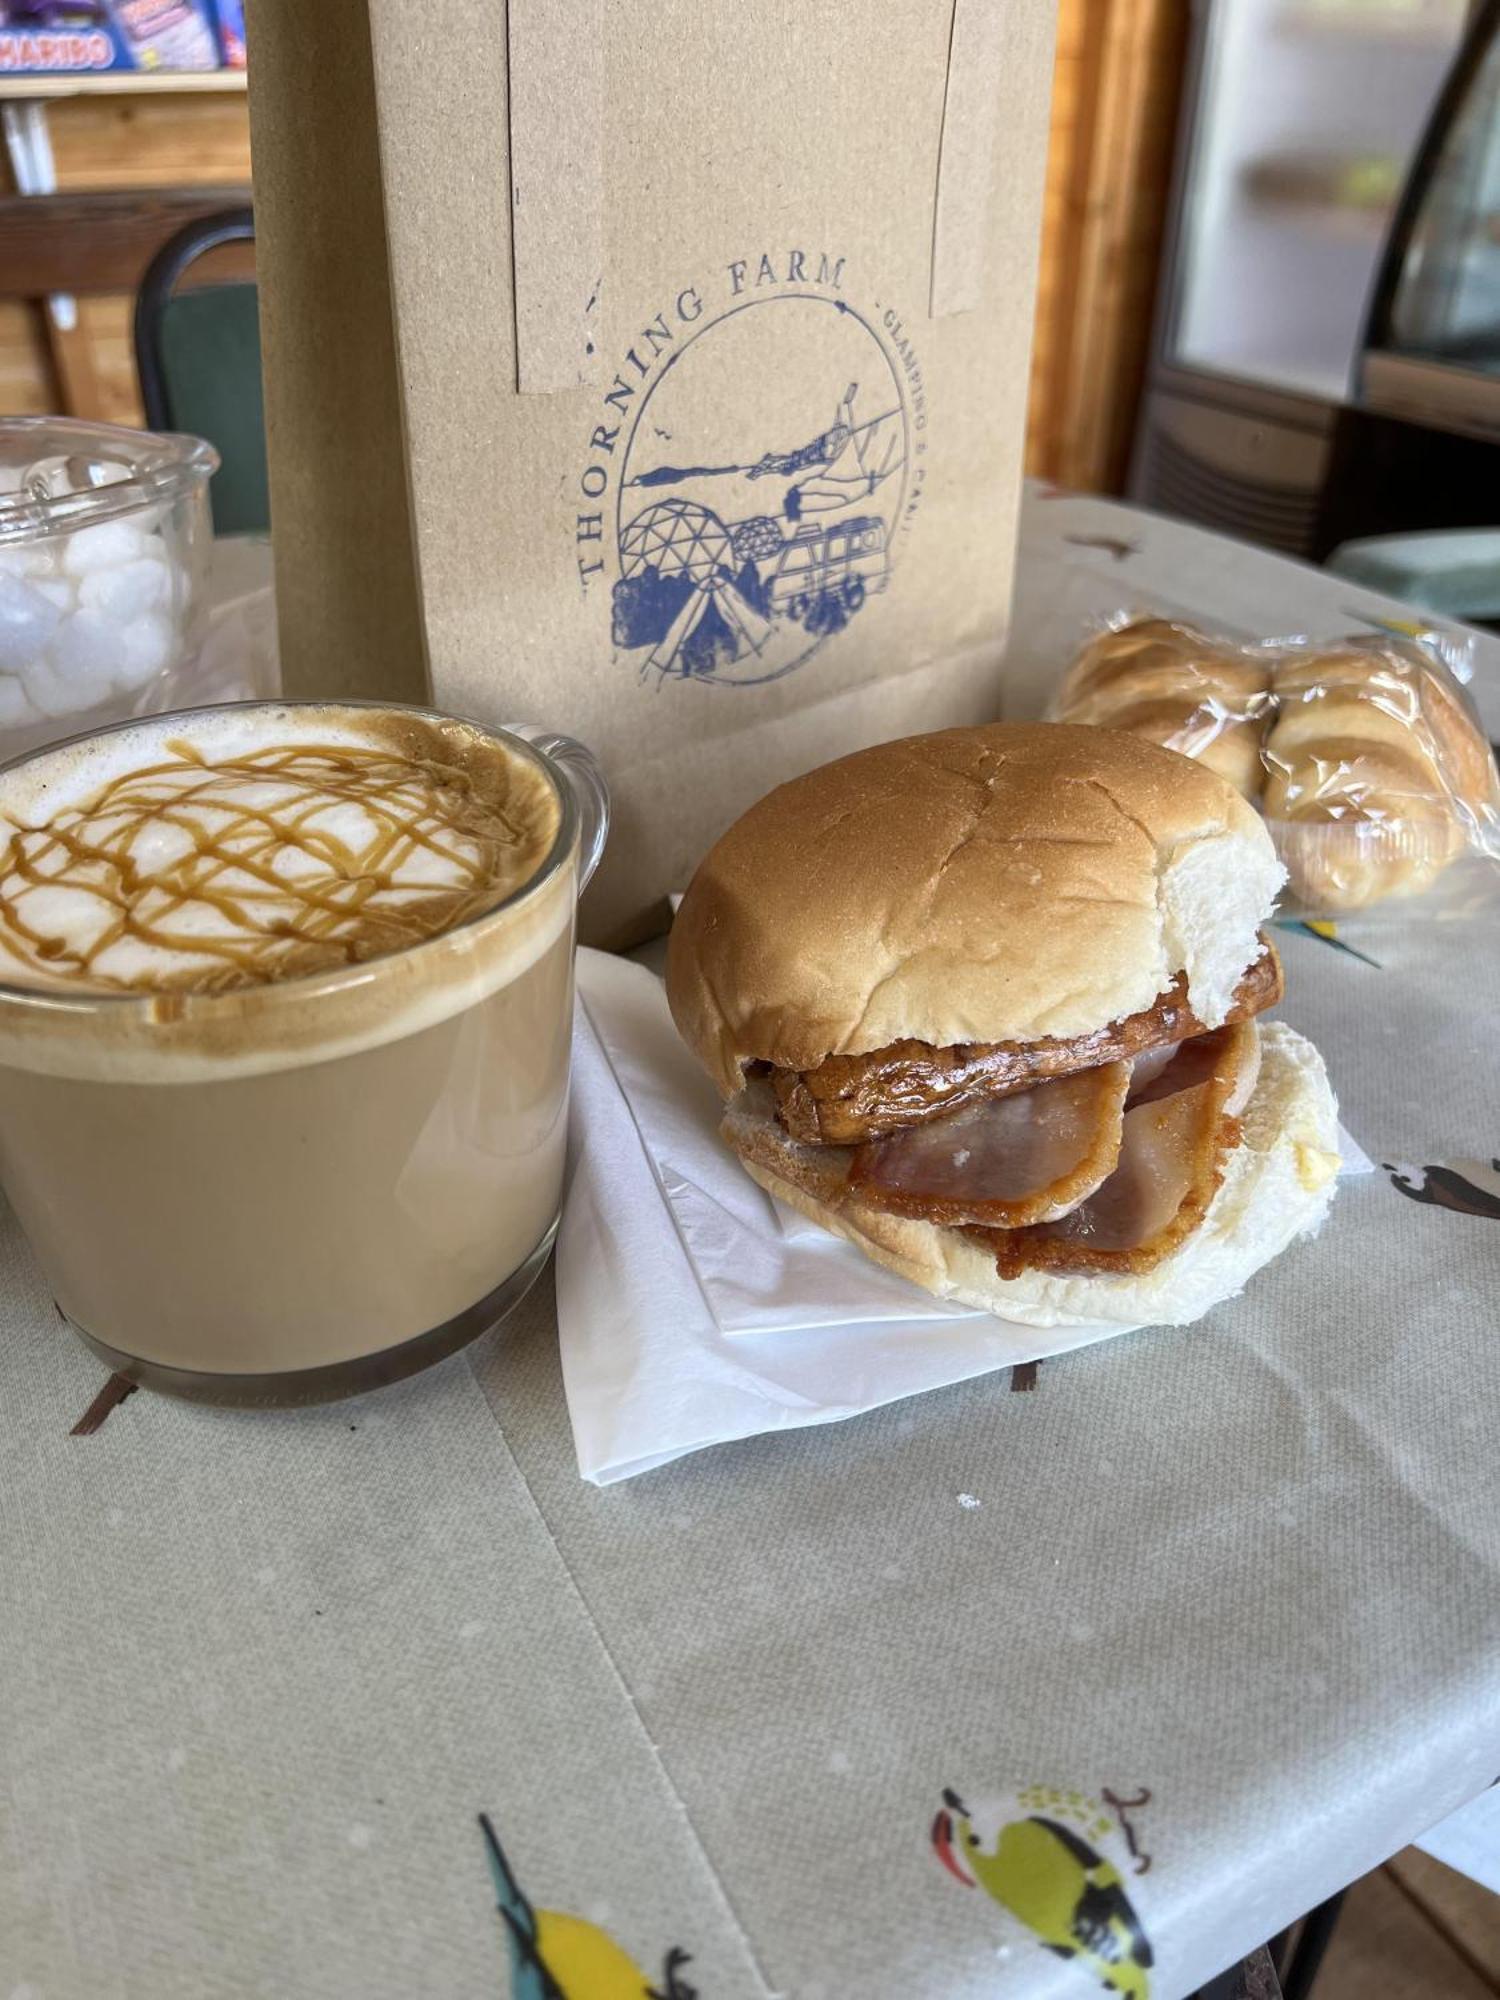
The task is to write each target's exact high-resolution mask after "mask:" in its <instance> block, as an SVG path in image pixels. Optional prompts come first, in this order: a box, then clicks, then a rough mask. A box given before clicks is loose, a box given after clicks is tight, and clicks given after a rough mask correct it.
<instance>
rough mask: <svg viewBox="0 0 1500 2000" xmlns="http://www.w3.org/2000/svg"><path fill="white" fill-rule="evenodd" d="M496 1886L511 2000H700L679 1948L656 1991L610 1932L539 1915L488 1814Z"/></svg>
mask: <svg viewBox="0 0 1500 2000" xmlns="http://www.w3.org/2000/svg"><path fill="white" fill-rule="evenodd" d="M479 1824H480V1826H481V1827H482V1828H483V1829H484V1841H485V1851H486V1854H487V1855H488V1857H489V1864H490V1874H491V1875H492V1876H493V1877H494V1882H495V1900H496V1902H497V1904H498V1906H499V1910H500V1915H501V1918H502V1920H503V1922H504V1924H505V1928H506V1930H507V1932H508V1933H509V1935H510V2000H698V1990H697V1988H696V1987H694V1986H689V1985H688V1983H687V1981H686V1980H685V1979H684V1978H683V1977H682V1968H683V1967H684V1966H685V1965H687V1964H688V1963H689V1958H688V1954H687V1953H686V1952H685V1951H684V1950H683V1949H682V1948H681V1946H674V1947H673V1949H672V1950H671V1951H669V1952H668V1953H667V1956H666V1960H665V1963H664V1965H663V1967H662V1978H661V1982H660V1984H658V1985H653V1984H652V1982H651V1981H650V1979H649V1978H648V1977H647V1976H646V1974H645V1973H644V1972H642V1971H641V1969H640V1967H639V1966H638V1965H637V1964H636V1963H635V1961H634V1960H633V1959H632V1958H631V1957H630V1956H629V1954H628V1953H627V1952H625V1951H622V1950H621V1948H620V1946H619V1945H617V1944H616V1943H615V1941H614V1939H613V1938H612V1937H610V1936H609V1934H608V1932H606V1931H602V1930H600V1928H599V1926H598V1925H597V1924H591V1923H588V1922H586V1921H585V1919H584V1918H582V1917H571V1916H568V1915H566V1914H565V1913H564V1912H563V1911H560V1910H538V1909H535V1908H534V1907H533V1906H532V1903H531V1901H530V1899H529V1897H528V1896H527V1895H526V1892H525V1890H524V1889H522V1887H521V1885H520V1883H519V1882H518V1881H517V1880H516V1877H515V1873H514V1871H513V1869H512V1868H511V1865H510V1862H509V1861H508V1860H507V1859H506V1855H505V1849H504V1848H503V1847H502V1846H501V1845H500V1840H499V1837H498V1835H497V1834H496V1832H495V1829H494V1827H493V1826H492V1825H491V1824H490V1818H489V1814H488V1813H481V1814H480V1815H479Z"/></svg>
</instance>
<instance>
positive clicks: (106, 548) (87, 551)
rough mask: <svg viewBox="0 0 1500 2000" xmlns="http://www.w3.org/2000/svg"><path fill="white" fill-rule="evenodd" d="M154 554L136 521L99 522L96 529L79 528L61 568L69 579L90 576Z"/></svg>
mask: <svg viewBox="0 0 1500 2000" xmlns="http://www.w3.org/2000/svg"><path fill="white" fill-rule="evenodd" d="M151 553H152V550H151V547H150V537H149V536H148V535H146V534H145V533H144V532H143V531H142V529H141V527H140V525H139V524H138V523H137V521H136V520H134V519H133V518H132V519H127V520H123V521H100V522H99V523H98V524H97V526H95V527H92V528H80V529H79V530H78V532H77V534H75V535H69V537H68V545H67V547H66V549H65V550H64V551H63V559H62V566H63V568H64V570H66V572H67V573H68V575H69V576H87V575H88V574H89V572H90V571H91V570H96V569H109V568H111V567H113V566H114V565H116V564H119V563H127V562H134V561H136V560H137V559H138V558H139V557H141V556H144V555H149V554H151Z"/></svg>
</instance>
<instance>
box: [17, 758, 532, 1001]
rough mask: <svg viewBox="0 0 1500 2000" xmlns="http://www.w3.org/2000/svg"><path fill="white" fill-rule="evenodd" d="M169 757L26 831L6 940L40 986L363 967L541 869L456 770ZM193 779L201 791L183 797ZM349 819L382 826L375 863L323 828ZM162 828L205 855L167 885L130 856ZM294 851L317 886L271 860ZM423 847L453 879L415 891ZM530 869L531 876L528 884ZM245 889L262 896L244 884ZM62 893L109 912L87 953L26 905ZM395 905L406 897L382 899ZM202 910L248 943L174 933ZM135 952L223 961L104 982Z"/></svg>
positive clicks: (522, 835)
mask: <svg viewBox="0 0 1500 2000" xmlns="http://www.w3.org/2000/svg"><path fill="white" fill-rule="evenodd" d="M164 747H165V748H166V749H167V750H169V751H170V752H171V753H172V761H170V762H164V763H155V764H150V765H147V766H143V767H142V768H141V769H139V770H135V771H131V772H129V773H127V774H126V775H125V776H123V777H120V778H117V779H115V780H114V781H113V782H112V783H111V784H109V785H107V786H106V787H105V788H104V789H103V790H102V791H101V792H99V793H97V794H96V795H95V796H94V797H93V798H92V799H91V800H89V801H88V802H87V803H86V804H85V805H83V806H79V807H75V808H72V809H71V810H69V811H68V812H65V813H62V814H60V815H59V816H58V818H57V819H56V820H54V821H53V822H52V823H51V824H50V825H48V826H45V827H35V828H33V827H17V828H15V830H14V836H13V839H12V841H11V846H10V852H9V854H8V855H7V856H6V857H5V859H6V862H7V864H8V867H7V872H6V873H5V874H4V875H3V876H0V925H3V927H4V930H5V932H6V934H7V936H8V940H9V942H10V944H11V946H12V948H13V949H14V950H15V951H16V953H17V955H18V956H19V957H21V958H22V959H23V960H25V961H27V962H29V963H30V964H31V965H33V966H34V967H35V968H36V969H37V970H38V971H42V970H45V971H48V972H50V973H52V974H53V975H54V976H57V975H63V976H66V975H67V974H69V973H71V974H72V975H73V976H74V977H75V978H80V979H82V978H88V979H91V980H92V981H93V983H95V984H97V985H109V986H114V987H120V988H122V989H125V990H131V989H135V988H144V989H160V988H161V987H163V986H167V985H169V986H172V987H174V988H178V989H179V990H180V989H184V988H185V989H189V990H193V991H198V992H209V991H215V990H221V989H223V988H225V987H230V986H237V985H243V984H248V983H252V982H258V981H266V980H274V979H279V978H287V977H289V976H293V975H295V974H299V973H306V972H309V971H317V970H324V969H330V968H332V967H335V966H338V965H340V964H356V963H359V962H360V961H362V960H364V959H367V958H371V957H375V956H377V955H379V954H381V953H384V952H389V951H394V950H398V949H400V948H401V947H402V946H403V945H409V944H416V943H420V942H421V941H422V940H424V939H426V938H430V937H433V936H435V935H436V934H437V933H438V932H439V931H443V930H450V929H452V928H454V927H455V926H457V925H459V924H462V923H463V922H464V921H465V919H466V918H468V917H470V916H472V915H474V914H475V913H477V912H478V911H479V910H481V909H483V908H484V907H486V906H487V905H489V904H491V903H493V902H495V901H497V900H498V893H497V892H499V893H504V892H506V891H507V890H508V889H509V888H511V887H514V886H519V884H520V882H521V881H523V880H524V879H525V876H526V874H527V873H529V872H530V871H531V870H532V869H534V868H535V867H536V866H537V865H538V864H539V863H540V860H541V858H542V852H543V848H542V844H541V842H540V841H539V840H538V837H537V835H538V829H537V827H536V824H535V822H533V823H532V824H531V825H526V824H524V823H519V822H517V821H516V820H513V819H512V818H510V817H509V816H508V815H507V814H506V812H505V810H504V808H503V807H502V806H501V805H500V804H498V803H497V802H495V801H493V800H491V799H488V798H485V797H483V796H482V795H480V794H479V793H478V792H477V791H476V788H475V786H474V783H473V780H472V779H471V778H470V776H469V775H468V774H467V773H466V772H464V771H461V770H459V769H457V768H456V767H454V766H451V765H448V764H443V763H438V762H435V761H430V760H427V759H425V758H419V757H402V756H395V755H392V754H391V753H389V752H387V751H381V750H366V749H361V748H356V747H354V746H350V745H345V744H296V745H278V746H271V747H268V748H266V749H262V750H256V751H252V752H249V753H247V754H246V755H244V756H240V757H230V758H226V759H224V760H223V761H222V762H220V763H211V762H210V761H209V760H208V759H207V758H205V757H203V756H202V755H201V754H200V753H199V752H198V751H196V750H195V749H194V748H193V746H192V745H191V744H188V743H183V742H170V743H168V744H166V745H165V746H164ZM194 767H196V768H197V769H198V771H199V772H200V773H201V776H200V777H199V778H198V779H197V780H196V781H190V782H188V783H183V782H182V779H183V774H184V771H189V772H190V771H191V770H192V769H193V768H194ZM241 780H243V781H247V782H254V783H257V784H261V783H265V782H267V781H270V782H273V783H275V784H277V785H281V786H290V787H291V788H292V789H293V795H292V796H291V797H288V798H286V799H285V800H283V801H279V802H277V803H276V804H273V805H253V804H248V803H246V802H245V801H243V800H240V801H236V800H235V798H234V796H233V791H234V784H235V782H236V781H241ZM221 792H222V795H219V794H220V793H221ZM349 804H352V805H355V806H358V807H359V808H361V810H362V811H363V812H364V813H365V814H366V815H367V816H368V818H369V819H370V820H372V821H373V822H374V825H375V827H376V829H377V831H376V834H375V837H374V838H373V840H372V841H371V842H370V843H369V844H368V845H367V846H366V847H364V848H363V849H359V850H356V849H355V848H353V847H351V846H349V845H348V844H347V843H346V842H345V841H343V840H341V839H339V838H338V837H337V835H335V834H333V833H332V832H330V831H328V830H327V829H326V828H323V827H319V826H315V825H312V824H310V823H309V822H310V821H312V820H313V819H314V817H315V816H316V815H318V814H319V813H323V812H326V811H327V810H328V809H329V807H330V806H335V805H349ZM220 821H223V822H224V823H223V824H217V822H220ZM153 825H164V826H169V827H176V828H179V829H180V830H181V831H183V832H185V833H186V834H188V835H189V837H190V839H191V842H192V845H191V846H190V847H189V848H188V849H187V851H186V852H185V853H184V854H182V855H181V856H180V857H179V858H178V859H177V860H175V861H172V862H169V863H167V864H166V865H165V866H164V867H162V868H161V870H160V871H159V872H155V871H149V872H148V871H143V870H142V868H141V867H139V866H138V864H137V862H136V859H135V858H134V856H133V854H132V852H131V849H132V846H133V844H134V843H135V841H136V839H137V837H138V836H139V835H140V834H141V833H142V832H143V831H144V830H145V829H147V828H148V827H150V826H153ZM292 848H295V849H297V850H299V851H300V852H301V853H302V854H303V855H305V856H307V857H308V858H309V859H310V860H311V861H312V862H314V863H315V864H316V869H317V872H314V871H313V870H308V871H307V872H305V873H301V874H297V875H292V876H286V875H283V874H281V873H279V872H278V871H277V869H276V868H275V866H274V865H273V862H274V857H275V856H276V855H277V854H278V853H281V852H284V851H285V850H288V849H292ZM528 849H530V852H529V853H528ZM418 850H426V851H427V852H429V853H431V854H435V855H438V856H440V857H441V858H442V860H443V862H444V864H445V865H446V867H447V868H449V869H450V870H452V872H453V875H454V876H455V878H456V879H455V880H453V881H451V882H449V881H442V882H436V883H433V882H420V883H415V882H403V881H401V880H400V876H401V872H402V870H403V868H404V867H405V866H406V864H407V863H409V862H410V861H411V859H412V858H413V856H414V855H415V854H416V853H417V852H418ZM523 858H524V859H526V860H528V861H529V867H528V868H527V869H525V870H518V869H517V865H516V864H517V861H518V860H521V859H523ZM59 860H61V865H60V866H59V865H58V863H59ZM247 876H248V877H250V878H251V880H252V882H253V883H256V884H259V885H261V886H260V888H259V889H257V888H254V887H250V886H246V885H245V884H244V881H243V878H244V877H247ZM230 877H239V878H241V879H240V881H238V882H232V881H230V879H229V878H230ZM60 886H76V887H79V888H82V889H84V890H86V891H87V893H88V894H90V895H92V896H94V897H95V898H97V899H98V901H99V902H100V903H101V905H103V906H104V907H106V908H107V909H108V910H109V911H110V912H112V916H111V918H110V920H109V921H108V922H107V923H106V924H105V925H104V926H103V928H102V929H101V930H100V933H99V935H98V936H96V937H94V938H91V939H90V940H89V941H88V942H87V943H86V944H78V945H75V944H72V943H70V942H69V941H68V940H67V939H64V938H58V937H55V936H50V935H48V934H47V933H46V932H45V931H43V930H39V929H38V928H36V927H35V926H34V925H33V924H31V923H28V922H27V920H26V917H25V915H24V912H23V908H22V903H23V900H24V898H25V896H26V894H27V893H28V892H29V891H33V890H36V889H39V888H57V887H60ZM393 895H394V896H399V897H400V898H401V899H402V900H401V901H400V902H399V903H391V902H386V903H384V904H380V903H379V901H378V899H380V898H381V897H389V896H393ZM195 904H197V905H203V904H209V905H211V906H212V907H213V908H214V909H216V910H217V911H218V912H219V913H220V915H221V916H223V917H224V918H225V919H226V920H227V922H228V923H229V924H232V925H234V926H235V927H236V930H237V933H238V934H237V935H222V934H220V935H208V936H203V935H199V934H197V933H195V932H193V931H191V930H187V929H183V928H181V927H178V928H175V929H174V927H173V920H174V919H175V918H178V917H179V916H180V914H181V913H182V912H183V911H184V910H186V909H189V908H191V906H193V905H195ZM122 938H132V939H135V940H136V941H138V942H139V943H141V944H142V945H144V946H147V947H149V948H151V949H152V950H154V951H156V952H159V953H163V954H166V955H167V956H169V957H172V956H178V957H182V956H187V957H191V958H192V959H195V960H198V961H202V960H204V959H207V960H209V961H210V963H209V964H208V965H203V964H202V963H198V964H195V965H192V966H184V967H182V968H179V969H174V970H168V971H167V972H165V973H163V971H162V969H161V968H160V967H159V966H158V967H153V968H152V969H151V970H150V971H146V972H142V973H141V974H139V975H138V976H136V977H134V978H132V979H129V980H126V979H121V978H117V977H115V976H113V975H111V974H110V973H108V972H96V971H95V966H96V963H97V961H98V960H99V958H100V957H101V956H102V955H103V954H104V953H105V952H106V951H107V950H108V949H109V948H110V947H111V946H112V945H114V944H117V943H118V942H119V941H120V940H121V939H122Z"/></svg>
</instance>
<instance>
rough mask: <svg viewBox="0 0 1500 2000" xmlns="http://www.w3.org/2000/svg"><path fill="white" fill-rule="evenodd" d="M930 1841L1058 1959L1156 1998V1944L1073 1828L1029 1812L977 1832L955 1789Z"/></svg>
mask: <svg viewBox="0 0 1500 2000" xmlns="http://www.w3.org/2000/svg"><path fill="white" fill-rule="evenodd" d="M932 1844H933V1847H934V1848H935V1849H936V1851H937V1857H938V1859H939V1861H941V1862H942V1864H943V1866H944V1867H945V1868H946V1869H947V1870H948V1872H949V1873H950V1874H951V1875H954V1876H956V1877H957V1878H958V1880H959V1881H960V1882H962V1883H964V1884H965V1885H966V1887H968V1888H971V1889H972V1888H981V1889H983V1890H985V1891H986V1893H987V1894H988V1895H990V1896H992V1897H993V1898H994V1899H995V1901H996V1902H997V1903H999V1904H1000V1905H1001V1906H1002V1908H1004V1909H1007V1910H1009V1911H1010V1913H1011V1915H1012V1916H1013V1917H1016V1918H1018V1919H1019V1920H1020V1921H1021V1922H1022V1923H1023V1924H1024V1925H1025V1926H1026V1928H1027V1929H1028V1930H1029V1931H1031V1932H1032V1933H1033V1935H1034V1936H1036V1937H1037V1938H1039V1939H1040V1940H1041V1942H1042V1943H1043V1944H1044V1945H1045V1946H1046V1947H1047V1949H1048V1950H1049V1951H1055V1952H1056V1953H1057V1955H1058V1957H1059V1958H1076V1959H1077V1960H1078V1961H1079V1964H1080V1965H1082V1966H1084V1967H1086V1968H1087V1969H1088V1971H1090V1972H1091V1973H1092V1974H1093V1975H1094V1977H1095V1978H1096V1979H1097V1980H1098V1981H1099V1982H1100V1984H1101V1985H1102V1986H1104V1987H1105V1988H1106V1989H1107V1990H1108V1991H1109V1992H1111V1993H1118V1994H1122V1995H1124V1996H1126V2000H1150V1993H1151V1986H1150V1981H1149V1979H1148V1977H1147V1973H1148V1969H1149V1967H1150V1966H1151V1963H1152V1957H1151V1946H1150V1945H1149V1943H1148V1942H1147V1940H1146V1935H1145V1933H1144V1931H1142V1929H1141V1926H1140V1921H1139V1919H1138V1918H1137V1916H1136V1914H1135V1911H1134V1910H1133V1909H1132V1908H1131V1905H1130V1899H1129V1897H1127V1895H1126V1894H1125V1889H1124V1885H1123V1884H1122V1882H1121V1880H1120V1875H1119V1871H1118V1870H1117V1869H1116V1868H1114V1867H1113V1866H1112V1864H1111V1863H1110V1862H1108V1861H1106V1860H1105V1859H1104V1857H1103V1855H1101V1854H1098V1853H1096V1852H1095V1850H1094V1849H1093V1848H1092V1847H1090V1845H1089V1844H1088V1842H1087V1841H1086V1840H1083V1839H1080V1837H1079V1836H1078V1834H1076V1833H1075V1832H1074V1831H1073V1829H1072V1828H1071V1827H1068V1826H1064V1825H1062V1824H1061V1823H1060V1822H1059V1821H1057V1820H1054V1819H1044V1818H1042V1817H1041V1816H1040V1815H1039V1814H1031V1815H1030V1816H1028V1817H1027V1818H1025V1819H1013V1820H1009V1821H1007V1822H1006V1823H1005V1824H1004V1825H1003V1826H1000V1827H999V1828H998V1829H997V1830H996V1832H995V1835H994V1838H993V1839H992V1840H989V1841H987V1840H985V1839H983V1838H982V1837H981V1835H980V1834H979V1833H978V1832H977V1831H976V1830H975V1826H974V1820H973V1816H972V1815H971V1814H970V1812H969V1810H968V1808H967V1806H965V1805H964V1803H963V1801H962V1800H961V1799H960V1798H959V1797H958V1795H957V1794H956V1793H955V1792H952V1791H944V1793H943V1807H942V1810H941V1811H940V1812H939V1813H938V1815H937V1817H936V1819H935V1820H934V1821H933V1823H932Z"/></svg>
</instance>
